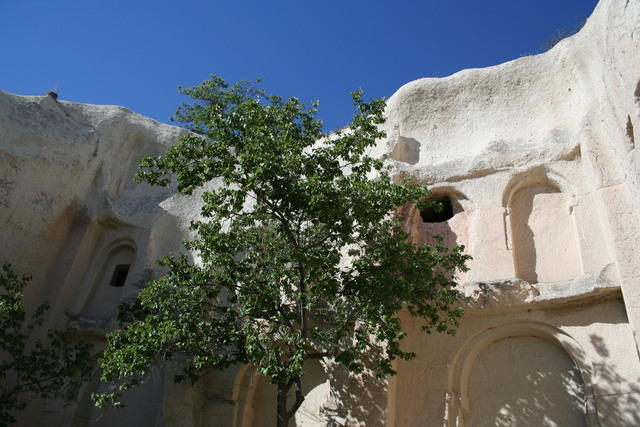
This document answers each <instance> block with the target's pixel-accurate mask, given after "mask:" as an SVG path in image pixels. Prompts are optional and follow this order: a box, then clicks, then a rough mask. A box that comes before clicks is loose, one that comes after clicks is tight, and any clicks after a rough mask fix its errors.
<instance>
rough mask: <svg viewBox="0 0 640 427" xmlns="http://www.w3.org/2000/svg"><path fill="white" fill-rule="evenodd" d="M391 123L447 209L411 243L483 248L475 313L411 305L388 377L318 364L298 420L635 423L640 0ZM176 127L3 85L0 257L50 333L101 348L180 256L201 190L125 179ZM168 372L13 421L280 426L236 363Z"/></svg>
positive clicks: (621, 1)
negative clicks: (442, 330) (435, 321)
mask: <svg viewBox="0 0 640 427" xmlns="http://www.w3.org/2000/svg"><path fill="white" fill-rule="evenodd" d="M387 116H388V119H387V123H386V124H385V126H386V130H387V134H388V138H387V140H384V141H380V144H379V146H378V147H377V148H376V150H377V154H378V155H379V156H383V157H385V158H386V159H387V161H388V162H389V163H390V164H392V165H393V167H394V174H395V176H396V177H397V178H398V179H401V178H402V177H405V176H411V177H413V178H414V179H415V180H416V181H417V182H419V183H421V184H425V185H428V186H430V188H431V189H432V190H433V196H434V197H437V198H439V199H441V200H445V201H447V203H450V204H451V210H452V212H451V215H452V216H451V218H444V219H443V218H426V217H425V215H420V212H409V216H410V218H409V222H408V227H410V231H411V234H412V238H413V239H415V241H416V242H421V241H427V240H429V239H430V238H431V236H432V235H433V234H442V235H444V236H445V239H446V241H447V242H449V243H459V244H464V245H465V246H466V248H467V251H468V253H470V254H471V255H472V256H473V262H472V264H471V270H470V271H469V272H468V273H466V275H465V276H464V277H462V278H461V281H462V282H463V286H462V289H461V290H462V292H463V294H464V301H463V305H464V306H465V308H466V315H465V317H464V318H463V320H462V323H461V327H460V329H459V332H458V334H457V335H456V336H454V337H450V336H440V335H432V336H425V335H424V334H422V333H421V332H420V331H419V325H418V324H415V323H414V322H412V320H411V319H408V318H407V319H404V322H405V327H406V329H407V330H408V331H409V337H408V340H407V347H408V349H411V350H413V351H415V352H416V353H417V354H418V356H417V358H416V360H414V361H411V362H399V363H398V364H397V370H398V375H397V376H396V377H393V378H392V379H391V380H390V381H389V382H388V383H387V384H382V385H379V384H375V383H370V382H368V381H367V379H366V378H350V379H346V380H344V381H342V383H340V384H341V385H339V384H338V383H336V382H334V381H333V380H331V378H335V377H332V376H331V375H329V376H327V374H328V373H327V372H325V371H327V370H329V369H330V367H329V366H324V369H323V367H322V366H320V365H318V366H314V367H311V371H312V375H311V376H310V378H309V383H308V384H307V389H308V390H309V393H308V399H307V400H306V402H305V404H304V406H303V407H302V408H301V410H300V411H299V414H298V416H297V417H296V423H297V424H298V425H304V426H312V425H314V426H320V425H329V424H327V423H328V421H327V420H328V419H331V420H333V421H332V422H333V423H334V424H330V425H340V424H346V425H366V426H377V425H387V426H394V427H404V426H407V427H409V426H419V425H420V426H424V425H427V426H441V425H444V426H463V425H464V426H474V427H477V426H542V425H546V426H580V425H585V426H637V425H640V357H639V353H638V343H639V342H638V340H639V339H640V257H638V239H639V238H640V185H639V184H640V182H639V178H640V175H639V172H640V165H639V162H640V158H639V154H638V151H636V149H635V148H636V147H635V143H636V139H637V138H640V135H639V133H640V0H602V1H601V2H600V4H598V6H597V7H596V9H595V11H594V13H593V15H592V16H591V17H590V18H589V19H588V21H587V23H586V24H585V26H584V28H583V29H582V30H581V31H580V32H579V33H578V34H576V35H575V36H572V37H570V38H568V39H565V40H563V41H561V42H560V43H558V44H557V45H556V46H555V47H554V48H553V49H551V50H550V51H548V52H546V53H544V54H541V55H537V56H530V57H524V58H520V59H517V60H515V61H511V62H508V63H505V64H501V65H498V66H495V67H489V68H486V69H472V70H464V71H461V72H459V73H456V74H454V75H452V76H449V77H446V78H438V79H435V78H433V79H432V78H429V79H421V80H417V81H414V82H411V83H408V84H406V85H404V86H403V87H401V88H400V89H399V90H398V91H397V92H396V93H395V94H394V95H393V96H392V97H391V98H390V100H389V102H388V110H387ZM182 132H184V131H183V130H181V129H179V128H176V127H173V126H168V125H164V124H161V123H158V122H155V121H153V120H151V119H148V118H146V117H143V116H140V115H138V114H135V113H133V112H131V111H129V110H127V109H125V108H122V107H113V106H95V105H86V104H78V103H73V102H68V101H61V100H58V101H55V100H54V99H53V98H51V97H50V96H17V95H12V94H9V93H6V92H0V170H1V171H2V173H1V174H0V224H2V236H3V245H1V246H0V260H2V261H8V262H11V263H13V264H14V266H15V267H16V269H18V270H20V271H24V272H29V274H31V275H33V281H32V286H30V288H29V290H28V291H29V293H28V295H27V299H28V301H29V302H30V303H35V302H37V301H41V300H44V299H46V300H48V301H50V302H52V307H53V309H52V310H51V312H50V313H49V315H50V316H49V319H48V325H47V326H49V327H55V326H63V325H69V324H73V325H75V326H77V327H79V328H80V329H81V330H83V331H84V332H85V335H86V337H87V339H91V340H94V341H96V342H100V341H101V340H102V339H103V335H104V331H106V330H109V328H111V327H112V326H113V325H112V322H113V315H114V313H115V309H116V306H117V305H118V303H119V302H120V301H122V300H125V299H127V298H130V297H132V296H133V295H135V294H136V292H137V290H138V288H139V285H140V283H142V282H143V281H144V280H146V279H148V278H149V277H151V276H153V274H154V268H155V261H156V260H157V259H158V258H159V257H161V256H163V255H165V254H166V253H169V252H176V251H180V250H181V241H182V239H183V238H184V237H185V236H187V235H188V233H189V231H188V224H189V222H190V220H191V219H193V218H196V217H197V216H198V211H199V206H198V197H197V195H195V197H191V198H188V197H184V196H180V195H178V194H176V193H175V192H174V191H172V190H170V189H157V188H150V187H147V186H145V185H136V184H133V183H132V181H131V178H132V176H133V174H134V172H135V169H136V165H137V161H138V159H139V158H140V157H141V156H142V155H150V154H151V155H153V154H159V153H161V152H162V151H163V150H164V149H166V147H167V146H169V145H171V144H173V143H175V141H176V140H177V138H178V137H179V136H180V135H181V134H182ZM118 269H120V270H118ZM117 271H120V274H121V276H120V277H121V278H122V283H119V285H122V286H112V285H111V284H110V283H111V280H112V279H113V280H116V279H114V277H116V276H117V275H114V272H117ZM166 369H170V367H165V370H164V371H161V370H159V371H158V372H157V373H156V374H155V375H154V376H153V378H150V379H149V382H148V383H147V384H145V385H144V386H143V387H142V388H141V390H140V391H137V392H136V393H133V394H131V395H130V396H129V397H128V399H129V403H130V404H129V405H128V407H127V408H126V409H124V410H121V411H118V412H117V411H107V412H106V413H100V412H99V411H98V410H96V409H93V408H92V407H91V405H90V402H89V400H88V396H89V394H90V393H91V392H92V391H94V390H95V389H96V388H97V387H99V386H98V383H97V381H94V382H93V383H92V384H88V385H87V386H86V387H85V389H84V390H83V391H82V393H81V395H80V396H79V397H78V400H77V402H75V403H74V404H73V405H71V406H70V407H63V406H62V405H61V404H60V403H59V402H34V404H33V405H32V406H30V409H29V410H28V411H27V412H26V413H25V414H24V415H23V417H22V419H21V425H25V426H26V425H61V426H67V425H73V426H85V425H86V426H89V425H91V426H94V425H95V426H110V425H121V426H128V425H132V426H133V425H135V426H155V425H157V426H162V425H164V426H235V427H240V426H242V427H249V426H263V425H269V424H270V420H273V419H274V418H275V417H274V416H272V412H273V410H274V409H273V405H272V403H271V401H270V399H271V397H270V396H271V393H273V390H272V389H271V388H270V387H269V386H268V385H266V384H265V383H264V382H263V381H262V380H261V379H260V378H258V377H256V376H255V375H254V374H253V373H252V372H251V371H250V370H249V369H247V368H242V367H241V368H237V369H233V370H229V371H227V372H224V373H214V374H212V375H211V376H209V377H207V378H205V379H204V380H203V381H201V382H199V383H197V384H196V385H195V386H193V387H189V386H186V385H175V384H173V383H172V381H171V380H170V378H169V376H168V378H169V379H168V380H167V381H165V379H164V376H163V372H166ZM327 378H329V379H327Z"/></svg>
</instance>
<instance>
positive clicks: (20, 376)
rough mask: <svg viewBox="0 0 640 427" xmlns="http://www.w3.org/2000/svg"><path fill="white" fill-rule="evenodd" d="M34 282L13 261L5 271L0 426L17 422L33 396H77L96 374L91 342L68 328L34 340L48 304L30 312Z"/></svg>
mask: <svg viewBox="0 0 640 427" xmlns="http://www.w3.org/2000/svg"><path fill="white" fill-rule="evenodd" d="M29 280H30V278H29V277H26V276H19V275H18V274H16V273H15V272H14V271H13V269H12V268H11V266H10V265H8V264H4V265H3V266H2V269H1V270H0V425H7V424H9V423H13V422H15V421H16V419H15V415H16V413H17V412H19V411H21V410H23V409H25V408H26V406H27V403H28V402H29V401H30V400H31V399H33V398H34V397H35V398H37V397H41V398H56V397H63V398H72V397H74V394H75V392H76V391H77V389H78V387H79V386H80V384H81V383H82V382H83V381H86V380H88V379H89V376H90V372H91V368H90V366H91V365H90V362H91V359H92V356H91V352H90V350H91V346H90V345H89V344H85V343H79V342H75V341H74V340H73V339H71V338H70V337H69V331H65V332H60V331H53V330H49V331H47V332H46V334H45V336H44V338H41V339H36V340H34V335H36V334H37V333H38V328H39V327H40V326H42V323H43V320H44V314H45V313H46V311H47V310H48V309H49V304H48V303H46V302H45V303H42V304H40V305H39V306H38V307H37V308H36V309H35V311H34V312H33V314H32V315H31V316H29V315H27V313H26V311H25V308H24V304H23V301H22V299H23V295H24V288H25V287H26V286H27V284H28V282H29Z"/></svg>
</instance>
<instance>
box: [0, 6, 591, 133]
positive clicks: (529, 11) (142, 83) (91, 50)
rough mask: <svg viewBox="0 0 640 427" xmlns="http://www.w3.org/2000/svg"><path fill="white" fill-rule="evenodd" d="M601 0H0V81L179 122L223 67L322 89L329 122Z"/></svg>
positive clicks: (511, 47) (527, 47)
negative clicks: (354, 99) (184, 90)
mask: <svg viewBox="0 0 640 427" xmlns="http://www.w3.org/2000/svg"><path fill="white" fill-rule="evenodd" d="M596 3H597V1H596V0H537V1H521V0H484V1H477V0H422V1H417V0H414V1H407V0H395V1H393V2H392V1H376V0H368V1H367V0H341V1H334V0H324V1H319V2H311V1H300V0H299V1H279V0H271V1H266V0H263V1H257V0H251V1H242V0H235V1H227V0H209V1H205V0H183V1H165V0H155V1H146V2H142V1H138V0H129V1H124V0H76V1H70V0H55V1H52V0H44V1H36V0H20V1H12V0H0V22H1V23H2V25H0V64H1V65H2V66H0V89H2V90H6V91H9V92H13V93H18V94H23V95H40V94H44V93H46V92H48V91H49V90H51V89H55V90H57V91H58V93H59V96H60V99H64V100H71V101H78V102H87V103H94V104H117V105H123V106H125V107H128V108H130V109H132V110H134V111H136V112H139V113H142V114H145V115H147V116H150V117H153V118H154V119H157V120H160V121H163V122H168V117H169V116H171V114H172V113H173V111H175V108H176V106H177V105H178V103H179V102H180V101H181V97H180V96H179V94H178V93H177V91H176V87H177V86H179V85H182V86H192V85H195V84H197V83H199V82H200V81H202V80H204V79H206V78H207V77H208V76H209V75H210V74H217V75H220V76H222V77H223V78H225V79H226V80H227V81H235V80H238V79H242V78H244V79H255V78H258V77H259V78H262V79H263V85H264V87H265V88H266V89H267V90H269V91H270V92H272V93H274V94H278V95H281V96H297V97H299V98H301V99H302V100H304V101H309V100H312V99H319V100H320V102H321V106H320V116H321V117H322V119H323V120H325V123H326V127H327V129H329V130H330V129H335V128H338V127H340V126H342V125H344V124H346V123H347V122H349V120H350V118H351V115H352V109H351V101H350V98H349V97H348V93H349V92H351V91H353V90H354V89H357V88H363V89H364V90H365V92H366V94H367V96H370V97H379V96H385V97H389V96H391V95H392V94H393V92H395V91H396V90H397V89H398V88H399V87H400V86H402V85H403V84H404V83H406V82H409V81H411V80H415V79H417V78H421V77H442V76H446V75H449V74H452V73H454V72H456V71H459V70H461V69H464V68H472V67H485V66H490V65H495V64H499V63H501V62H505V61H508V60H511V59H515V58H518V57H520V56H524V55H530V54H535V53H537V52H538V51H539V48H540V46H541V45H542V44H543V43H544V42H545V40H546V39H547V38H548V37H550V36H551V35H552V34H553V33H554V31H555V30H556V29H558V28H570V27H573V26H574V25H575V23H576V22H577V21H579V19H580V18H581V17H586V16H589V15H590V14H591V12H592V11H593V8H594V7H595V5H596Z"/></svg>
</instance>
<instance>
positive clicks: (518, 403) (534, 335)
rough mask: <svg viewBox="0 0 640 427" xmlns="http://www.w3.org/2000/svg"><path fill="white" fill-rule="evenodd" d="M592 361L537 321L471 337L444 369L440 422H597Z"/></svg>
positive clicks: (458, 425)
mask: <svg viewBox="0 0 640 427" xmlns="http://www.w3.org/2000/svg"><path fill="white" fill-rule="evenodd" d="M592 384H593V365H592V363H591V361H590V360H589V358H588V356H587V355H586V353H585V352H584V350H583V349H582V348H581V346H580V345H579V344H578V343H577V342H576V341H575V340H574V339H573V338H571V337H570V336H569V335H567V334H566V333H564V332H563V331H561V330H559V329H557V328H554V327H552V326H549V325H546V324H543V323H538V322H518V323H510V324H504V325H499V326H495V327H492V328H489V329H486V330H484V331H482V332H480V333H478V334H476V335H475V336H474V337H472V338H471V339H470V340H469V341H467V343H466V344H465V345H464V346H463V347H462V349H461V350H460V351H459V352H458V353H457V354H456V356H455V357H454V359H453V363H452V364H451V367H450V371H449V385H448V390H447V410H446V417H445V425H446V426H448V427H462V426H474V427H475V426H489V425H490V426H512V425H513V426H532V427H533V426H542V425H549V426H553V425H571V426H588V427H595V426H599V423H598V420H597V414H596V408H595V404H594V395H593V385H592Z"/></svg>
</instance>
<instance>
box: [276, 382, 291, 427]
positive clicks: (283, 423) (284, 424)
mask: <svg viewBox="0 0 640 427" xmlns="http://www.w3.org/2000/svg"><path fill="white" fill-rule="evenodd" d="M289 389H291V384H278V411H277V415H276V417H277V418H276V426H277V427H288V424H289V423H288V421H289V417H288V414H287V395H288V394H289Z"/></svg>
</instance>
